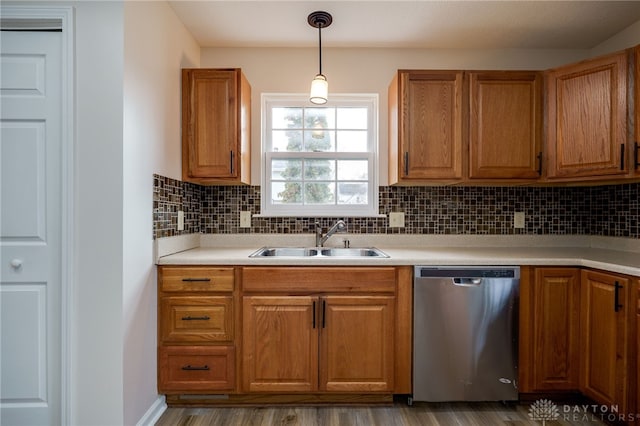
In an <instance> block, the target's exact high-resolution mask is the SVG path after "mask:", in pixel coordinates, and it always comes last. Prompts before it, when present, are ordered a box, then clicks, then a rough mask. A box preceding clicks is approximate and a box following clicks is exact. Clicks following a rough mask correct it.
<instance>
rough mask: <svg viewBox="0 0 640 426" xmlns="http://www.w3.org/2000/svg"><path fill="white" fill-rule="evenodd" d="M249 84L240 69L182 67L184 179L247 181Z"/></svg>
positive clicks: (199, 181)
mask: <svg viewBox="0 0 640 426" xmlns="http://www.w3.org/2000/svg"><path fill="white" fill-rule="evenodd" d="M250 123H251V86H250V85H249V83H248V81H247V79H246V78H245V77H244V74H243V73H242V71H241V70H240V69H237V68H234V69H205V68H190V69H183V70H182V179H183V180H184V181H188V182H195V183H199V184H239V183H244V184H249V183H250V172H251V170H250V142H251V135H250V126H251V124H250Z"/></svg>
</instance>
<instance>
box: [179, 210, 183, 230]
mask: <svg viewBox="0 0 640 426" xmlns="http://www.w3.org/2000/svg"><path fill="white" fill-rule="evenodd" d="M178 231H184V212H183V211H182V210H178Z"/></svg>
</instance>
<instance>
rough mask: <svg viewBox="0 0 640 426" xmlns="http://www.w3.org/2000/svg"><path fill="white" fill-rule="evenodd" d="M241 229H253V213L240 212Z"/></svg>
mask: <svg viewBox="0 0 640 426" xmlns="http://www.w3.org/2000/svg"><path fill="white" fill-rule="evenodd" d="M240 228H251V212H240Z"/></svg>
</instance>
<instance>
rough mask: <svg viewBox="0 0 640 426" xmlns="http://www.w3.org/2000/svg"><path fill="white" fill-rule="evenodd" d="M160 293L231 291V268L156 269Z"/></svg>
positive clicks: (232, 273) (164, 267)
mask: <svg viewBox="0 0 640 426" xmlns="http://www.w3.org/2000/svg"><path fill="white" fill-rule="evenodd" d="M158 280H159V282H160V283H161V285H160V290H161V291H167V292H170V291H180V292H189V291H233V283H234V271H233V268H210V267H197V266H192V267H168V266H163V267H160V268H158Z"/></svg>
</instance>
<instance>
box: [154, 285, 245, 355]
mask: <svg viewBox="0 0 640 426" xmlns="http://www.w3.org/2000/svg"><path fill="white" fill-rule="evenodd" d="M159 318H160V324H159V325H160V338H161V342H162V343H163V344H172V343H174V344H175V343H185V342H188V343H195V342H200V343H204V344H206V343H208V342H209V343H210V342H231V341H233V297H231V296H177V297H163V298H162V300H161V303H160V317H159Z"/></svg>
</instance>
